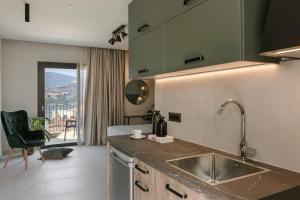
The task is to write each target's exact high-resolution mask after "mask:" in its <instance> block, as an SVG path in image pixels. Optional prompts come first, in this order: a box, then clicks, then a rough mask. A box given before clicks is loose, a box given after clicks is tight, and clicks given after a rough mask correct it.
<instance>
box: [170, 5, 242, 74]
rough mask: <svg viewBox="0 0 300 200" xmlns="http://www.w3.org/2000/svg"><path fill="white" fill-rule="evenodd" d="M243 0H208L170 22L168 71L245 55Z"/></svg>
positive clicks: (235, 59) (230, 59) (200, 65)
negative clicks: (242, 21)
mask: <svg viewBox="0 0 300 200" xmlns="http://www.w3.org/2000/svg"><path fill="white" fill-rule="evenodd" d="M240 8H241V5H240V0H208V1H206V2H205V3H202V4H200V5H198V6H197V7H195V8H193V9H191V10H189V11H188V12H186V13H184V14H182V15H180V16H178V17H176V18H174V19H172V20H170V21H169V22H168V23H166V33H165V34H166V35H165V37H166V41H165V42H166V66H165V72H173V71H179V70H185V69H191V68H197V67H203V66H209V65H216V64H222V63H227V62H232V61H237V60H240V59H241V53H242V52H241V46H242V45H241V43H242V42H241V41H242V23H241V20H242V17H241V13H240Z"/></svg>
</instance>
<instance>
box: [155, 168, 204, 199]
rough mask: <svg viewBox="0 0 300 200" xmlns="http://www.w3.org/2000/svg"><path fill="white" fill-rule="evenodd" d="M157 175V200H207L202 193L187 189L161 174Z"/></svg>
mask: <svg viewBox="0 0 300 200" xmlns="http://www.w3.org/2000/svg"><path fill="white" fill-rule="evenodd" d="M155 174H156V175H155V184H156V185H155V188H156V192H155V200H180V199H191V200H206V198H205V197H204V196H203V195H201V194H200V193H197V192H195V191H193V190H191V189H189V188H187V187H185V186H184V185H182V184H180V183H179V182H177V181H175V180H174V179H171V178H169V177H167V176H166V175H164V174H162V173H161V172H158V171H156V172H155Z"/></svg>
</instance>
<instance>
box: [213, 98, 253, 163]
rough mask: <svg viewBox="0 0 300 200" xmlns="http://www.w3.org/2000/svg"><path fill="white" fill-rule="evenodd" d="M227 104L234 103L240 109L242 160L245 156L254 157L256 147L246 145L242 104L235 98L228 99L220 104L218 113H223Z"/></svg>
mask: <svg viewBox="0 0 300 200" xmlns="http://www.w3.org/2000/svg"><path fill="white" fill-rule="evenodd" d="M229 104H234V105H236V106H238V107H239V109H240V111H241V115H242V120H241V124H242V127H241V128H242V130H241V132H242V133H241V143H240V154H241V157H242V159H243V161H245V160H246V159H247V157H254V156H255V155H256V149H254V148H251V147H247V142H246V113H245V109H244V107H243V106H242V104H241V103H239V102H238V101H237V100H235V99H229V100H227V101H226V102H225V103H223V104H222V105H221V106H220V108H219V110H218V114H219V115H221V114H222V113H223V110H224V108H225V107H226V106H227V105H229Z"/></svg>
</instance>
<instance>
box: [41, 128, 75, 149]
mask: <svg viewBox="0 0 300 200" xmlns="http://www.w3.org/2000/svg"><path fill="white" fill-rule="evenodd" d="M50 133H51V134H52V135H53V136H54V138H52V139H51V141H50V142H47V143H46V145H56V144H68V143H77V132H76V134H75V137H74V130H73V129H70V130H68V131H67V137H66V141H64V137H65V132H64V131H50Z"/></svg>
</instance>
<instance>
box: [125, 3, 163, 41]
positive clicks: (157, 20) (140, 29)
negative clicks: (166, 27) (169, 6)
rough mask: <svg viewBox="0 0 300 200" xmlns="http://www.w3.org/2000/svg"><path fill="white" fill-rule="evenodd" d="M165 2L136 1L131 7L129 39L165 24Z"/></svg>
mask: <svg viewBox="0 0 300 200" xmlns="http://www.w3.org/2000/svg"><path fill="white" fill-rule="evenodd" d="M163 5H164V0H151V1H149V0H134V1H133V2H132V3H131V4H130V5H129V39H130V40H132V39H134V38H136V37H138V36H140V35H142V34H144V33H145V32H147V31H149V30H151V29H152V28H154V27H156V26H158V25H160V24H162V23H163V20H164V6H163Z"/></svg>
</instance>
